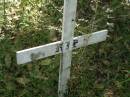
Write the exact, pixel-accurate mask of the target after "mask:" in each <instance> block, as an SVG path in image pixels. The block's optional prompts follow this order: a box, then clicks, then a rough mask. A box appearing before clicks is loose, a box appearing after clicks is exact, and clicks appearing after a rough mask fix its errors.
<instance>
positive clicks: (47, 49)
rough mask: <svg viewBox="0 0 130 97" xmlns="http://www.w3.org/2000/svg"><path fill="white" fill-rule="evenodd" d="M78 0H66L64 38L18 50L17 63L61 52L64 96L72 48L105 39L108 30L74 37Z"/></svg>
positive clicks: (59, 88)
mask: <svg viewBox="0 0 130 97" xmlns="http://www.w3.org/2000/svg"><path fill="white" fill-rule="evenodd" d="M76 8H77V0H64V16H63V29H62V40H61V41H58V42H54V43H50V44H46V45H42V46H38V47H34V48H30V49H25V50H22V51H18V52H17V63H18V64H24V63H28V62H31V61H33V60H39V59H42V58H45V57H49V56H52V55H56V54H61V55H62V56H61V64H60V70H59V85H58V96H59V97H64V94H65V93H66V92H67V91H66V90H67V82H68V80H69V79H70V68H71V58H72V50H73V49H77V48H80V47H84V46H87V45H91V44H94V43H98V42H102V41H105V40H106V38H107V33H108V31H107V30H102V31H98V32H94V33H92V34H87V35H83V36H78V37H74V28H75V17H76Z"/></svg>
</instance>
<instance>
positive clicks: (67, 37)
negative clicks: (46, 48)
mask: <svg viewBox="0 0 130 97" xmlns="http://www.w3.org/2000/svg"><path fill="white" fill-rule="evenodd" d="M76 9H77V0H64V14H63V15H64V16H63V28H62V30H63V31H62V41H63V53H62V55H61V64H60V69H59V85H58V96H59V97H64V94H65V93H66V90H67V82H68V80H69V79H70V67H71V59H72V47H73V36H74V29H75V18H76ZM66 45H67V46H66Z"/></svg>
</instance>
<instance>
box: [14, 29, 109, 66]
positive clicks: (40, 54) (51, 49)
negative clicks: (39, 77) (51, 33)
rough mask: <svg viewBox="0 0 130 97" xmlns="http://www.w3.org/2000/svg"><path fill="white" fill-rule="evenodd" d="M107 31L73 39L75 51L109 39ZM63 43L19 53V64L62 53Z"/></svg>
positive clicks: (59, 42)
mask: <svg viewBox="0 0 130 97" xmlns="http://www.w3.org/2000/svg"><path fill="white" fill-rule="evenodd" d="M107 33H108V31H107V30H102V31H98V32H94V33H92V34H87V35H83V36H78V37H75V38H73V49H76V48H80V47H84V46H87V45H91V44H94V43H98V42H102V41H105V40H106V38H107ZM66 46H67V44H66ZM62 52H63V51H62V41H58V42H54V43H50V44H46V45H43V46H38V47H34V48H30V49H25V50H21V51H18V52H17V53H16V54H17V64H24V63H28V62H31V61H33V60H38V59H42V58H46V57H49V56H52V55H56V54H59V53H62Z"/></svg>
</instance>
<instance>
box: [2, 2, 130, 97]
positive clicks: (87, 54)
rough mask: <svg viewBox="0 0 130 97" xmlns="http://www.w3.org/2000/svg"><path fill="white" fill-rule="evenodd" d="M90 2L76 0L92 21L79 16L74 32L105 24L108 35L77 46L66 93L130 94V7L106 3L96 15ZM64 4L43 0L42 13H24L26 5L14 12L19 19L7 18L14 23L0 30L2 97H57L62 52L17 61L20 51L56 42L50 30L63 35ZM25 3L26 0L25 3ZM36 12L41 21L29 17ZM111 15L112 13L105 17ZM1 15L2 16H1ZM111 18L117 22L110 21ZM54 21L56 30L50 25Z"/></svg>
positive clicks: (71, 96)
mask: <svg viewBox="0 0 130 97" xmlns="http://www.w3.org/2000/svg"><path fill="white" fill-rule="evenodd" d="M120 1H121V0H120ZM84 2H86V3H84ZM26 3H27V2H26ZM90 4H91V2H90V1H89V0H81V1H80V2H79V4H78V5H79V6H78V13H77V18H78V19H82V18H83V19H84V20H88V22H86V21H79V20H77V24H78V25H79V26H78V27H76V30H75V35H76V36H77V35H82V34H86V33H91V32H93V31H97V30H100V29H104V28H107V29H108V30H109V35H110V37H108V39H107V41H105V42H102V43H99V44H95V45H91V46H88V47H85V48H81V49H78V50H75V51H73V60H72V68H71V79H70V80H69V83H68V86H69V93H68V94H66V97H108V96H109V97H130V93H129V88H130V80H129V77H130V69H129V68H130V65H129V64H130V38H129V37H130V35H129V33H130V29H129V26H130V18H129V6H127V5H123V4H121V3H120V2H119V0H114V1H111V4H110V2H103V5H102V3H101V4H99V7H98V9H97V10H96V14H95V11H93V10H92V9H91V5H90ZM108 4H110V5H108ZM62 5H63V2H62V0H60V1H59V0H58V1H56V0H55V1H53V3H52V1H51V3H47V4H45V5H44V7H43V8H39V10H41V9H42V10H43V12H42V16H41V15H40V16H39V15H38V14H39V13H31V12H34V9H32V11H30V13H28V14H25V12H28V11H26V10H24V11H23V10H21V11H18V12H16V13H17V15H20V16H21V18H20V19H19V20H18V21H16V20H13V21H11V24H10V23H8V22H7V24H10V25H11V27H12V28H11V27H7V26H5V25H4V26H3V28H2V32H0V35H1V34H4V36H5V37H4V38H3V39H0V97H57V88H58V73H59V65H60V56H59V55H56V56H52V57H49V58H46V59H42V60H40V61H35V62H31V63H28V64H25V65H20V66H19V65H17V64H16V51H18V50H22V49H26V48H30V47H34V46H39V45H44V44H46V43H50V42H52V41H53V39H52V37H51V34H52V33H54V37H56V39H55V40H59V39H60V38H59V37H60V36H61V31H60V30H61V23H62V22H61V18H62V13H61V12H60V9H61V6H62ZM12 6H13V5H12ZM23 6H27V5H26V4H25V5H24V3H23V5H21V7H23ZM29 6H31V5H29ZM93 6H94V4H93ZM102 6H105V7H102ZM109 7H110V8H111V9H113V12H112V13H106V12H105V11H106V9H107V8H109ZM14 8H15V7H14ZM55 8H56V9H55ZM104 8H105V9H104ZM16 9H17V8H16ZM36 9H37V7H36ZM1 10H2V9H1ZM86 12H87V14H86ZM23 14H24V15H23ZM35 14H36V15H35ZM33 15H35V16H34V17H35V18H36V16H39V18H37V20H39V21H38V22H39V23H38V24H37V21H35V22H30V20H29V17H30V16H31V17H30V18H31V20H35V19H32V17H33ZM108 15H109V16H110V17H113V18H110V19H109V18H107V16H108ZM124 15H125V17H124ZM126 15H128V16H126ZM0 18H1V19H0V21H1V20H2V19H3V18H2V17H0ZM107 22H112V23H114V25H115V26H114V27H111V26H108V25H107ZM13 25H15V26H13ZM26 25H29V26H28V27H27V26H26ZM50 25H51V26H55V27H57V28H58V30H57V29H48V27H49V26H50ZM81 32H84V33H81ZM55 34H56V35H55ZM108 93H109V94H108ZM110 93H111V95H110Z"/></svg>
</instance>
